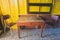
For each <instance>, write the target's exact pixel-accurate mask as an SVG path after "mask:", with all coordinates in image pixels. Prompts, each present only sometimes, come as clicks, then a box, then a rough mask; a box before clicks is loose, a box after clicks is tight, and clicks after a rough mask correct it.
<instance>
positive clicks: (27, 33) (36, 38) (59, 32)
mask: <svg viewBox="0 0 60 40" xmlns="http://www.w3.org/2000/svg"><path fill="white" fill-rule="evenodd" d="M39 34H40V29H26V30H21V35H20V36H21V38H20V39H19V38H18V34H17V30H15V31H13V32H12V35H10V31H9V32H8V33H7V34H4V35H2V36H1V37H0V40H60V28H45V29H44V33H43V38H40V35H39Z"/></svg>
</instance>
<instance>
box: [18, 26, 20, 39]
mask: <svg viewBox="0 0 60 40" xmlns="http://www.w3.org/2000/svg"><path fill="white" fill-rule="evenodd" d="M18 37H19V38H20V27H19V26H18Z"/></svg>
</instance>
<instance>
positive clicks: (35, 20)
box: [18, 16, 44, 22]
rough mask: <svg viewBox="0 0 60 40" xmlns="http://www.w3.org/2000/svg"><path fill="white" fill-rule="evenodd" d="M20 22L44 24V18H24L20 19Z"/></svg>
mask: <svg viewBox="0 0 60 40" xmlns="http://www.w3.org/2000/svg"><path fill="white" fill-rule="evenodd" d="M18 22H44V21H43V20H42V18H38V17H36V16H28V17H27V16H22V17H19V20H18Z"/></svg>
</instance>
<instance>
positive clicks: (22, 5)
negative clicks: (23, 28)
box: [18, 0, 27, 15]
mask: <svg viewBox="0 0 60 40" xmlns="http://www.w3.org/2000/svg"><path fill="white" fill-rule="evenodd" d="M18 6H19V7H18V8H19V15H26V14H27V0H18Z"/></svg>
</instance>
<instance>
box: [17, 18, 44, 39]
mask: <svg viewBox="0 0 60 40" xmlns="http://www.w3.org/2000/svg"><path fill="white" fill-rule="evenodd" d="M34 18H35V17H34ZM34 18H25V17H24V18H22V17H20V19H19V20H18V22H17V26H18V36H19V38H20V27H21V26H27V27H31V26H32V27H34V26H35V27H36V26H40V27H41V32H40V36H41V37H42V33H43V29H44V21H43V20H40V19H39V20H38V19H36V18H35V19H34ZM30 19H31V20H30Z"/></svg>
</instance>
